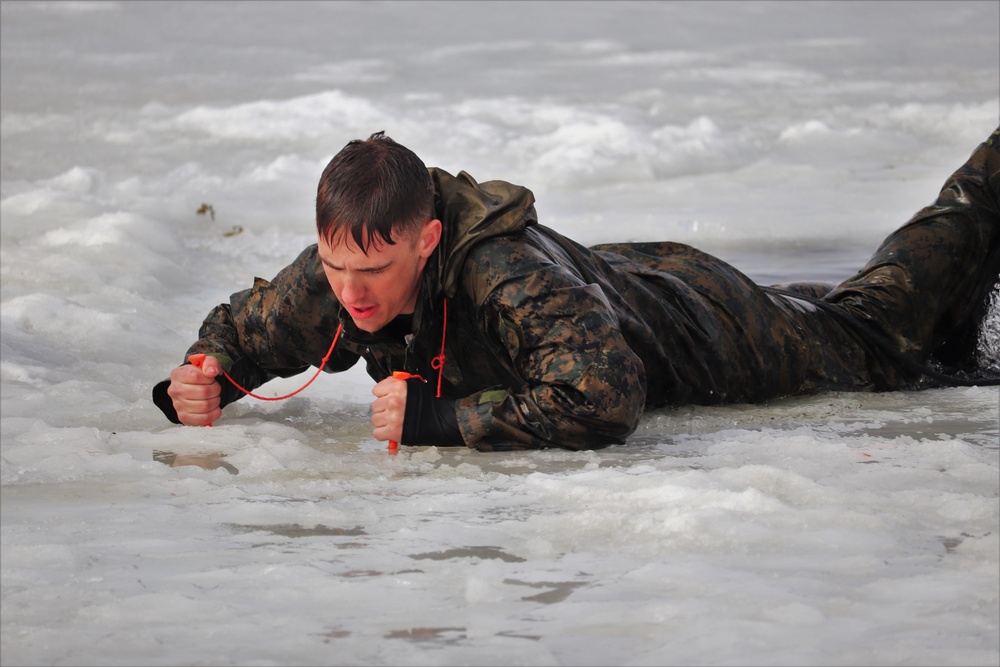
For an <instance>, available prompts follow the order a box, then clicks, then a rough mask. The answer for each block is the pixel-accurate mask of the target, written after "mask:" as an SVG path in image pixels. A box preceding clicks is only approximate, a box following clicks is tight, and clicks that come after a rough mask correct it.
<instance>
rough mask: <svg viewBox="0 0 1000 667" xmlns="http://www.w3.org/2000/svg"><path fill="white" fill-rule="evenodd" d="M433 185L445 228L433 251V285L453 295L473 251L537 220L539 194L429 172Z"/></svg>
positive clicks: (438, 171) (461, 174)
mask: <svg viewBox="0 0 1000 667" xmlns="http://www.w3.org/2000/svg"><path fill="white" fill-rule="evenodd" d="M428 171H429V172H430V175H431V179H432V180H433V182H434V208H435V213H436V216H437V218H438V220H440V221H441V224H442V232H441V242H440V244H439V246H438V250H437V252H436V253H435V254H436V256H437V265H436V267H434V269H432V270H433V271H435V275H434V278H435V282H436V283H437V284H436V285H435V287H437V289H438V290H440V291H442V292H444V295H445V296H446V297H448V298H452V297H454V296H455V290H456V288H457V284H458V278H459V274H460V272H461V268H462V264H463V263H464V262H465V258H466V257H467V256H468V254H469V251H470V250H471V249H472V247H473V246H475V245H476V244H477V243H480V242H481V241H484V240H486V239H490V238H494V237H497V236H503V235H506V234H513V233H516V232H519V231H521V230H523V229H524V228H526V227H527V226H528V225H533V224H535V223H536V222H538V217H537V215H536V214H535V195H534V194H533V193H532V192H531V190H529V189H528V188H526V187H523V186H520V185H513V184H511V183H506V182H504V181H486V182H484V183H477V182H476V180H475V179H474V178H472V176H470V175H469V174H467V173H466V172H464V171H462V172H459V174H458V176H452V175H451V174H449V173H448V172H446V171H444V170H442V169H437V168H434V167H432V168H430V169H428Z"/></svg>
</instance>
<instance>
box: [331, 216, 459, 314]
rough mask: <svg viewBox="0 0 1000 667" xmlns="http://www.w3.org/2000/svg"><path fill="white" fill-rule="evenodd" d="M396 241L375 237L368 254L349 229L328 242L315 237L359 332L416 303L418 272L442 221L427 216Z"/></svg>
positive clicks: (434, 243) (408, 310)
mask: <svg viewBox="0 0 1000 667" xmlns="http://www.w3.org/2000/svg"><path fill="white" fill-rule="evenodd" d="M394 240H395V241H396V243H394V244H392V245H389V244H388V243H382V242H378V241H376V242H375V243H373V244H372V246H371V247H370V248H368V254H367V255H366V254H365V253H364V252H362V251H361V248H359V247H358V244H357V243H355V242H354V239H352V238H351V235H350V234H342V235H341V236H340V237H338V238H337V239H336V242H335V243H334V244H332V245H331V244H330V243H328V242H327V241H326V239H323V238H320V239H319V258H320V260H321V261H322V262H323V270H324V271H325V272H326V279H327V280H328V281H329V282H330V287H331V288H333V293H334V295H336V297H337V300H338V301H340V303H341V305H343V306H344V307H345V308H346V309H347V312H348V313H350V315H351V319H353V320H354V324H355V325H356V326H357V327H358V328H359V329H361V330H362V331H368V332H375V331H378V330H379V329H381V328H382V327H384V326H385V325H386V324H388V323H389V322H391V321H392V320H393V318H395V317H396V316H397V315H403V314H409V313H412V312H413V310H414V308H416V305H417V297H418V296H419V295H420V284H421V274H422V273H423V270H424V267H425V266H426V265H427V259H428V258H429V257H430V256H431V254H432V253H433V252H434V249H435V248H436V247H437V244H438V241H440V240H441V222H440V221H439V220H431V221H429V222H427V223H426V224H425V225H424V226H423V227H422V228H421V230H420V231H419V232H416V233H414V234H411V235H401V236H400V237H399V238H395V239H394Z"/></svg>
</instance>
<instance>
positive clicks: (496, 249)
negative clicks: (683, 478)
mask: <svg viewBox="0 0 1000 667" xmlns="http://www.w3.org/2000/svg"><path fill="white" fill-rule="evenodd" d="M553 252H558V250H557V249H545V248H542V247H539V246H536V245H531V244H528V243H524V242H516V241H513V240H501V241H499V242H489V243H485V244H483V245H482V246H480V247H478V248H477V249H476V250H475V251H474V252H473V256H472V257H470V260H471V261H469V262H467V264H466V269H465V272H466V276H465V278H466V280H467V281H468V282H466V284H467V285H469V284H471V285H474V287H473V290H472V291H473V292H474V293H473V294H472V295H471V296H472V297H473V298H474V299H475V300H477V301H478V302H479V303H480V304H481V306H480V322H481V323H482V327H483V333H484V335H485V336H486V337H487V338H488V339H489V340H488V344H489V346H490V347H491V348H493V349H494V350H495V351H496V354H497V355H498V356H501V357H502V361H503V362H504V363H505V365H507V366H508V368H510V370H511V371H512V373H513V374H514V375H516V376H517V377H519V378H520V379H521V381H522V383H521V386H517V387H506V388H502V389H492V390H487V391H481V392H478V393H476V394H473V395H472V396H467V397H464V398H461V399H459V400H458V401H456V404H455V410H456V415H457V418H458V424H459V428H460V429H461V431H462V437H463V438H464V439H465V442H466V444H468V445H469V446H471V447H475V448H478V449H481V450H495V449H511V448H532V447H552V446H557V447H565V448H570V449H593V448H597V447H603V446H606V445H609V444H614V443H621V442H623V441H624V439H625V437H626V436H628V435H629V434H630V433H632V432H633V431H634V430H635V428H636V426H637V425H638V421H639V418H640V416H641V414H642V410H643V407H644V404H645V396H646V380H645V374H644V371H643V365H642V361H641V360H640V359H639V358H638V357H637V356H636V354H635V353H634V352H633V351H632V350H631V349H630V348H629V346H628V345H627V344H626V342H625V339H624V338H623V336H622V333H621V331H620V330H619V325H618V318H617V315H616V313H615V311H614V309H613V308H612V307H611V304H610V303H609V302H608V299H607V298H606V297H605V295H604V293H603V291H602V290H601V288H600V287H599V286H598V285H596V284H591V283H588V282H586V281H585V280H584V279H583V278H582V277H581V276H580V275H579V274H578V273H577V272H576V271H575V270H574V268H573V265H572V263H571V262H569V261H565V258H559V257H555V256H553Z"/></svg>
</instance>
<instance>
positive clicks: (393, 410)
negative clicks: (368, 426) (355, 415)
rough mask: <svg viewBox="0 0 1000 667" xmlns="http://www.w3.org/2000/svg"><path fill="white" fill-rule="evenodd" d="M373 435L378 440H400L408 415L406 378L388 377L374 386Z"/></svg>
mask: <svg viewBox="0 0 1000 667" xmlns="http://www.w3.org/2000/svg"><path fill="white" fill-rule="evenodd" d="M372 393H373V394H374V395H375V401H374V402H373V403H372V426H374V427H375V430H374V431H372V435H373V436H374V437H375V439H376V440H382V441H384V440H392V441H395V442H399V441H400V440H401V439H402V438H403V417H404V416H406V380H399V379H397V378H393V377H388V378H386V379H384V380H382V381H381V382H379V383H378V384H377V385H375V387H374V388H372Z"/></svg>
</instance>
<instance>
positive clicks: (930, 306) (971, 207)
mask: <svg viewBox="0 0 1000 667" xmlns="http://www.w3.org/2000/svg"><path fill="white" fill-rule="evenodd" d="M998 282H1000V128H998V129H997V130H996V131H995V132H994V133H993V135H992V136H991V137H990V138H989V139H988V140H987V141H986V142H985V143H983V144H982V145H980V146H979V147H978V148H977V150H976V151H975V152H974V153H973V154H972V156H971V157H970V158H969V160H968V161H967V162H966V163H965V164H964V165H963V166H962V167H961V168H960V169H958V170H957V171H956V172H955V173H954V174H953V175H952V176H951V177H950V178H949V179H948V180H947V181H946V182H945V184H944V187H943V188H942V189H941V193H940V195H939V196H938V198H937V200H936V201H935V202H934V203H933V204H931V205H930V206H927V207H926V208H924V209H922V210H921V211H919V212H918V213H917V214H916V215H915V216H913V218H911V219H910V221H909V222H907V223H906V224H905V225H903V226H902V227H900V228H899V229H898V230H896V231H895V232H893V233H892V234H890V235H889V236H888V237H887V238H886V239H885V241H884V242H883V243H882V245H881V246H880V247H879V249H878V250H877V251H876V252H875V254H874V256H873V257H872V258H871V260H869V262H868V263H867V264H866V265H865V267H864V268H862V269H861V271H859V272H858V273H857V274H856V275H855V276H853V277H852V278H849V279H848V280H845V281H844V282H842V283H841V284H840V285H837V286H836V287H835V288H834V289H833V290H832V291H831V292H829V293H828V294H826V295H825V296H824V297H823V300H824V301H825V302H827V303H831V304H836V305H837V306H838V307H839V308H841V309H843V310H844V311H846V312H847V313H849V314H851V315H852V316H853V317H854V318H856V319H858V320H861V321H863V322H865V323H866V324H868V325H869V326H871V327H873V328H874V329H875V330H876V331H878V332H879V333H881V334H882V335H883V336H885V337H887V338H888V340H889V341H890V342H891V343H892V345H893V346H894V347H895V348H896V349H898V350H899V351H900V352H901V353H902V354H903V355H905V356H906V357H908V358H910V359H912V360H914V361H916V362H919V363H926V362H927V361H929V360H936V361H939V362H941V363H943V364H945V365H946V366H949V367H951V368H958V369H971V368H973V367H974V359H975V352H976V343H977V340H978V335H979V328H980V322H981V321H982V319H983V317H984V315H985V313H986V309H987V306H988V301H989V296H990V294H991V292H992V291H993V290H994V288H995V285H996V284H997V283H998ZM887 379H888V380H890V381H891V382H893V383H896V382H898V380H892V378H891V377H890V378H887Z"/></svg>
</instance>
